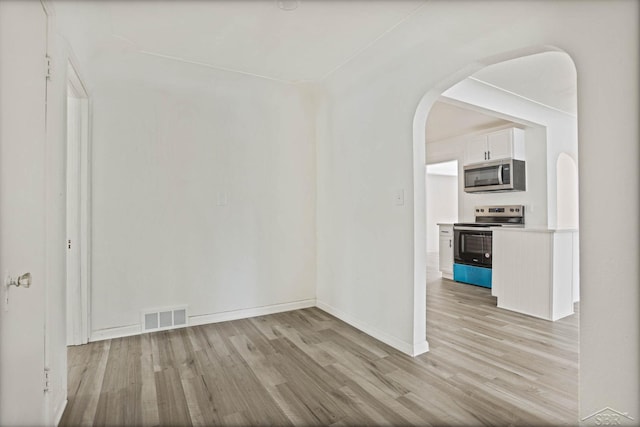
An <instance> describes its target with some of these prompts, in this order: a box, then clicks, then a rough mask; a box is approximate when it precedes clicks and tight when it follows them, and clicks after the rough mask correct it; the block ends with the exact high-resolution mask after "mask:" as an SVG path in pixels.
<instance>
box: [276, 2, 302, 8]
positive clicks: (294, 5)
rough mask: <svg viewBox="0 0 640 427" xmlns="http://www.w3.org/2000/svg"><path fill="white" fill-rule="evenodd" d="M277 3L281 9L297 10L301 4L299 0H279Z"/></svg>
mask: <svg viewBox="0 0 640 427" xmlns="http://www.w3.org/2000/svg"><path fill="white" fill-rule="evenodd" d="M276 3H277V5H278V7H279V8H280V9H281V10H295V9H297V8H298V6H299V5H300V1H298V0H277V1H276Z"/></svg>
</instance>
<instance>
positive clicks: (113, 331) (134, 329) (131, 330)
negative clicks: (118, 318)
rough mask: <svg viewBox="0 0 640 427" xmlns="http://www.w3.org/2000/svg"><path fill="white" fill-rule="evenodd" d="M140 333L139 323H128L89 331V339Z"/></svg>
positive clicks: (100, 339) (96, 339)
mask: <svg viewBox="0 0 640 427" xmlns="http://www.w3.org/2000/svg"><path fill="white" fill-rule="evenodd" d="M141 333H142V328H141V326H140V325H128V326H119V327H116V328H107V329H98V330H97V331H92V332H91V336H90V337H89V341H90V342H93V341H102V340H110V339H113V338H123V337H130V336H133V335H140V334H141Z"/></svg>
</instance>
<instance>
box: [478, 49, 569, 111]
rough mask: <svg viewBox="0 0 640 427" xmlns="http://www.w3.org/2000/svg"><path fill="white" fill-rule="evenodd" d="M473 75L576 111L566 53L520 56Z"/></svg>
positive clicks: (534, 98) (544, 101)
mask: <svg viewBox="0 0 640 427" xmlns="http://www.w3.org/2000/svg"><path fill="white" fill-rule="evenodd" d="M472 78H474V79H477V80H480V81H483V82H485V83H488V84H491V85H493V86H497V87H499V88H501V89H504V90H508V91H510V92H513V93H516V94H518V95H520V96H523V97H525V98H528V99H530V100H533V101H535V102H538V103H541V104H544V105H546V106H549V107H551V108H555V109H557V110H560V111H563V112H566V113H569V114H572V115H575V114H577V84H576V69H575V66H574V64H573V61H572V60H571V58H569V55H567V54H566V53H563V52H545V53H539V54H537V55H530V56H523V57H521V58H516V59H512V60H510V61H505V62H501V63H499V64H495V65H491V66H489V67H486V68H484V69H482V70H480V71H478V72H477V73H475V74H474V75H473V76H472Z"/></svg>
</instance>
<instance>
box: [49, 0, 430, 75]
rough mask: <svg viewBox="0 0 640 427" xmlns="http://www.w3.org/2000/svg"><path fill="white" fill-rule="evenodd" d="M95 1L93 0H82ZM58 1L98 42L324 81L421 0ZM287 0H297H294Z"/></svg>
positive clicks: (233, 68)
mask: <svg viewBox="0 0 640 427" xmlns="http://www.w3.org/2000/svg"><path fill="white" fill-rule="evenodd" d="M83 3H91V4H83ZM278 3H279V2H278V1H276V0H242V1H239V0H235V1H230V0H210V1H203V0H191V1H188V0H187V1H184V0H183V1H166V0H165V1H153V2H152V1H95V2H78V1H69V0H66V1H55V7H56V11H57V12H58V15H61V17H62V19H63V20H65V23H66V24H71V25H84V26H85V27H86V30H85V31H84V34H83V36H85V37H89V38H93V39H94V40H93V43H94V44H95V45H99V44H102V45H104V44H105V43H108V42H109V40H105V37H107V38H111V40H110V41H111V42H120V43H128V44H129V45H131V46H133V47H134V48H135V49H136V50H138V51H141V52H144V53H148V54H156V55H160V56H166V57H172V58H175V59H180V60H185V61H189V62H196V63H201V64H205V65H208V66H210V67H212V68H219V69H224V70H230V71H236V72H240V73H245V74H252V75H257V76H261V77H265V78H269V79H275V80H282V81H288V82H298V81H319V80H322V79H323V78H324V77H326V76H327V75H328V74H330V73H332V72H333V71H334V70H336V69H337V68H339V67H340V66H342V65H343V64H344V63H346V62H348V61H349V60H350V59H351V58H353V57H354V56H356V55H358V53H359V52H361V51H362V50H363V49H365V48H366V47H367V46H369V45H370V44H371V43H373V42H375V41H376V40H377V39H379V38H380V37H382V36H383V35H384V34H385V33H387V32H388V31H390V30H392V29H393V28H394V27H395V26H397V25H398V24H399V23H401V22H402V21H403V20H405V19H407V17H409V16H410V15H411V14H412V13H415V12H416V11H417V10H418V9H419V8H420V6H422V5H423V4H425V3H426V2H425V1H424V0H393V1H367V0H348V1H320V0H300V1H299V2H298V7H297V8H296V9H295V10H292V11H286V10H282V9H280V8H279V7H278ZM285 3H292V2H291V1H288V2H285Z"/></svg>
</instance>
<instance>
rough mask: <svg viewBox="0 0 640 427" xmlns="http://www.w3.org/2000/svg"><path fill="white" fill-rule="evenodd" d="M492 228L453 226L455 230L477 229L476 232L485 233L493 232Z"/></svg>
mask: <svg viewBox="0 0 640 427" xmlns="http://www.w3.org/2000/svg"><path fill="white" fill-rule="evenodd" d="M491 228H493V227H465V226H464V225H462V226H455V227H453V229H454V230H460V231H475V232H476V233H483V235H485V234H491ZM474 235H477V234H474Z"/></svg>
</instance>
